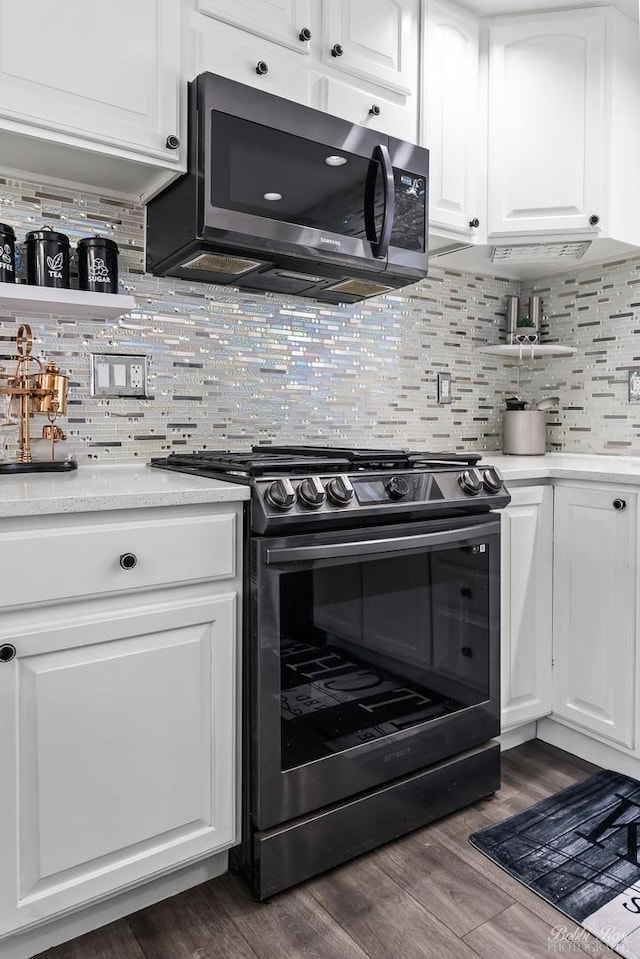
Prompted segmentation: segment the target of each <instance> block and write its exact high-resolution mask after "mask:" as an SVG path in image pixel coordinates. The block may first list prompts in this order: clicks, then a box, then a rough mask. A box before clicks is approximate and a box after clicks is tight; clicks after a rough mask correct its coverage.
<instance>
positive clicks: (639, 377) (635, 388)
mask: <svg viewBox="0 0 640 959" xmlns="http://www.w3.org/2000/svg"><path fill="white" fill-rule="evenodd" d="M629 402H630V403H640V370H629Z"/></svg>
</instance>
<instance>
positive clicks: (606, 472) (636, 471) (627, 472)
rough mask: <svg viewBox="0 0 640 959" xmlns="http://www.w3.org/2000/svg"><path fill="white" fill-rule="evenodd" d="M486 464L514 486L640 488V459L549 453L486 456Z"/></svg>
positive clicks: (483, 460)
mask: <svg viewBox="0 0 640 959" xmlns="http://www.w3.org/2000/svg"><path fill="white" fill-rule="evenodd" d="M482 457H483V458H482V461H481V462H483V463H485V462H486V463H490V464H491V465H492V466H497V468H498V469H499V470H500V473H501V474H502V476H503V477H504V479H505V480H506V481H507V483H508V482H509V481H511V482H516V481H518V480H536V479H577V480H580V479H583V480H591V481H593V482H602V483H627V484H628V485H639V486H640V456H600V455H597V454H587V453H547V454H546V455H545V456H505V455H504V454H503V453H491V452H483V454H482Z"/></svg>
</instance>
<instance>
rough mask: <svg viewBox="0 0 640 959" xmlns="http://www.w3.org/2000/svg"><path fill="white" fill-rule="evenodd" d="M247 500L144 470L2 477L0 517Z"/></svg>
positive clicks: (229, 488) (224, 487) (203, 482)
mask: <svg viewBox="0 0 640 959" xmlns="http://www.w3.org/2000/svg"><path fill="white" fill-rule="evenodd" d="M247 499H249V487H248V486H243V485H241V484H239V483H228V482H225V481H223V480H215V479H209V478H207V477H202V476H191V475H189V474H187V473H174V472H171V471H169V470H160V469H151V468H149V467H148V466H144V465H139V466H138V465H134V466H129V465H124V464H123V465H120V466H80V467H79V468H78V470H77V471H75V472H73V473H27V474H22V475H21V476H17V475H15V474H11V473H8V474H0V517H2V516H32V515H37V514H40V515H42V514H47V513H84V512H93V511H96V510H110V509H134V508H136V507H146V506H183V505H185V504H187V503H229V502H238V501H240V500H247Z"/></svg>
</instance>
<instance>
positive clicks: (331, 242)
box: [320, 236, 342, 247]
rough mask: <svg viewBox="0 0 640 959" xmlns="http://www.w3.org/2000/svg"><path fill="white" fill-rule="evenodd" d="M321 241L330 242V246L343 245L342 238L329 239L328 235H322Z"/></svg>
mask: <svg viewBox="0 0 640 959" xmlns="http://www.w3.org/2000/svg"><path fill="white" fill-rule="evenodd" d="M320 242H321V243H328V244H329V246H337V247H340V246H342V243H341V242H340V240H332V239H329V237H328V236H321V237H320Z"/></svg>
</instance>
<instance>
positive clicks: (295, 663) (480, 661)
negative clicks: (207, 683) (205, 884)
mask: <svg viewBox="0 0 640 959" xmlns="http://www.w3.org/2000/svg"><path fill="white" fill-rule="evenodd" d="M251 551H252V552H251V567H252V591H251V626H250V642H249V663H248V664H247V665H248V670H249V677H250V689H249V700H250V702H249V710H250V712H249V729H248V733H249V737H250V741H249V743H248V745H249V751H250V759H249V765H250V777H251V781H250V795H251V815H252V819H253V825H254V827H255V828H257V829H266V828H269V827H270V826H273V825H276V824H277V823H281V822H285V821H287V820H289V819H292V818H294V817H296V816H299V815H302V814H303V813H306V812H310V811H311V810H314V809H319V808H322V807H323V806H326V805H328V804H330V803H332V802H335V801H337V800H340V799H343V798H344V797H346V796H353V795H355V794H358V793H361V792H364V791H366V790H368V789H371V788H373V787H375V786H378V785H380V784H381V783H385V782H388V781H390V780H393V779H395V778H397V777H399V776H402V775H405V774H406V773H409V772H411V771H413V770H416V769H420V768H423V767H426V766H429V765H430V764H432V763H435V762H437V761H439V760H441V759H443V758H445V757H448V756H453V755H455V754H457V753H460V752H463V751H464V750H466V749H469V748H471V747H473V746H476V745H478V744H480V743H483V742H486V741H487V740H488V739H490V738H491V737H492V736H494V735H497V734H498V733H499V731H500V730H499V708H500V702H499V610H500V595H499V594H500V584H499V563H500V521H499V519H498V518H497V517H496V516H495V514H485V515H484V516H480V517H465V518H464V519H457V520H453V521H452V520H450V519H449V520H434V521H429V522H422V523H416V524H404V525H402V526H392V527H389V526H387V527H377V528H374V529H368V530H358V531H348V532H342V533H339V532H334V533H316V534H310V535H308V536H289V537H286V538H284V537H282V538H277V539H276V538H265V539H255V540H253V542H252V544H251Z"/></svg>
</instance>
